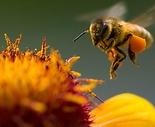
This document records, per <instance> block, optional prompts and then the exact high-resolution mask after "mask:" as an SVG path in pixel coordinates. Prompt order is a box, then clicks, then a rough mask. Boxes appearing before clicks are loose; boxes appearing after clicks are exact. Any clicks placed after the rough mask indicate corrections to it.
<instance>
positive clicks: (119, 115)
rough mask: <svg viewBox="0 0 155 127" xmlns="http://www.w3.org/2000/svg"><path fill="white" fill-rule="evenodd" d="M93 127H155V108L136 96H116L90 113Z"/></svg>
mask: <svg viewBox="0 0 155 127" xmlns="http://www.w3.org/2000/svg"><path fill="white" fill-rule="evenodd" d="M90 115H91V118H92V120H93V121H94V123H93V124H92V125H91V127H155V108H154V107H153V105H152V104H150V103H149V102H148V101H147V100H145V99H144V98H142V97H139V96H137V95H134V94H130V93H124V94H120V95H117V96H114V97H112V98H110V99H108V100H106V101H105V102H104V103H102V104H100V105H99V106H97V107H96V108H95V109H94V110H92V112H91V113H90Z"/></svg>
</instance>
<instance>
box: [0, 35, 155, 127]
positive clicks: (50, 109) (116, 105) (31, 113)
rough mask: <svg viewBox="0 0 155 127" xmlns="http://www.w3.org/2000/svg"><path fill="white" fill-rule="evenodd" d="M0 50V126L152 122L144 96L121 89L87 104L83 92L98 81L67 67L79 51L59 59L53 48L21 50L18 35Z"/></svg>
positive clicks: (110, 126) (154, 126)
mask: <svg viewBox="0 0 155 127" xmlns="http://www.w3.org/2000/svg"><path fill="white" fill-rule="evenodd" d="M5 40H6V44H7V47H6V49H4V50H3V51H1V52H0V127H130V126H132V127H155V109H154V107H153V106H152V105H151V104H150V103H149V102H148V101H146V100H145V99H143V98H141V97H138V96H136V95H133V94H127V93H126V94H120V95H117V96H115V97H112V98H111V99H108V100H106V101H105V102H103V103H101V104H100V105H98V106H96V107H94V108H92V105H91V104H92V103H93V102H90V100H89V99H88V98H87V96H86V94H87V93H90V95H93V96H95V94H93V93H92V92H91V91H92V90H93V89H94V88H95V87H96V85H97V84H101V83H102V82H103V81H101V80H95V79H81V78H79V76H80V73H78V72H75V71H73V70H72V65H73V64H74V63H75V62H76V61H77V60H78V59H79V57H78V56H74V57H71V58H69V59H67V60H63V59H62V58H61V56H60V54H59V52H58V51H57V50H53V51H51V53H49V54H47V53H46V49H47V45H46V39H45V38H43V40H42V45H41V49H40V50H39V51H36V50H34V51H31V50H27V51H24V52H22V51H20V49H19V43H20V41H21V35H20V36H19V37H18V38H17V39H16V40H15V41H14V42H12V41H11V40H10V38H9V37H8V36H7V34H5Z"/></svg>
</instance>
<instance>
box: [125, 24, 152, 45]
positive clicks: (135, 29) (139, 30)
mask: <svg viewBox="0 0 155 127" xmlns="http://www.w3.org/2000/svg"><path fill="white" fill-rule="evenodd" d="M127 27H128V29H129V31H130V32H131V33H133V34H135V35H137V36H139V37H141V38H144V39H145V40H146V48H149V47H150V46H151V44H152V42H153V37H152V35H151V33H150V32H149V31H147V30H146V29H145V28H143V27H141V26H139V25H136V24H127Z"/></svg>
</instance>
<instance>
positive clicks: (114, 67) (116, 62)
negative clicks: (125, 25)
mask: <svg viewBox="0 0 155 127" xmlns="http://www.w3.org/2000/svg"><path fill="white" fill-rule="evenodd" d="M115 50H116V51H117V55H116V57H115V60H114V61H113V62H112V64H111V67H110V79H114V78H116V70H117V68H118V67H119V65H120V63H121V62H122V61H123V60H124V59H125V58H126V54H125V53H124V52H123V51H122V50H121V49H119V48H118V47H115Z"/></svg>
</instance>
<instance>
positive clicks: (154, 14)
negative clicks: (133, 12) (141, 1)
mask: <svg viewBox="0 0 155 127" xmlns="http://www.w3.org/2000/svg"><path fill="white" fill-rule="evenodd" d="M130 22H131V23H134V24H138V25H140V26H143V27H149V26H150V25H152V24H154V23H155V5H154V6H153V7H152V8H150V9H149V10H148V11H146V12H145V13H143V14H142V15H140V16H138V17H136V18H135V19H133V20H131V21H130Z"/></svg>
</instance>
